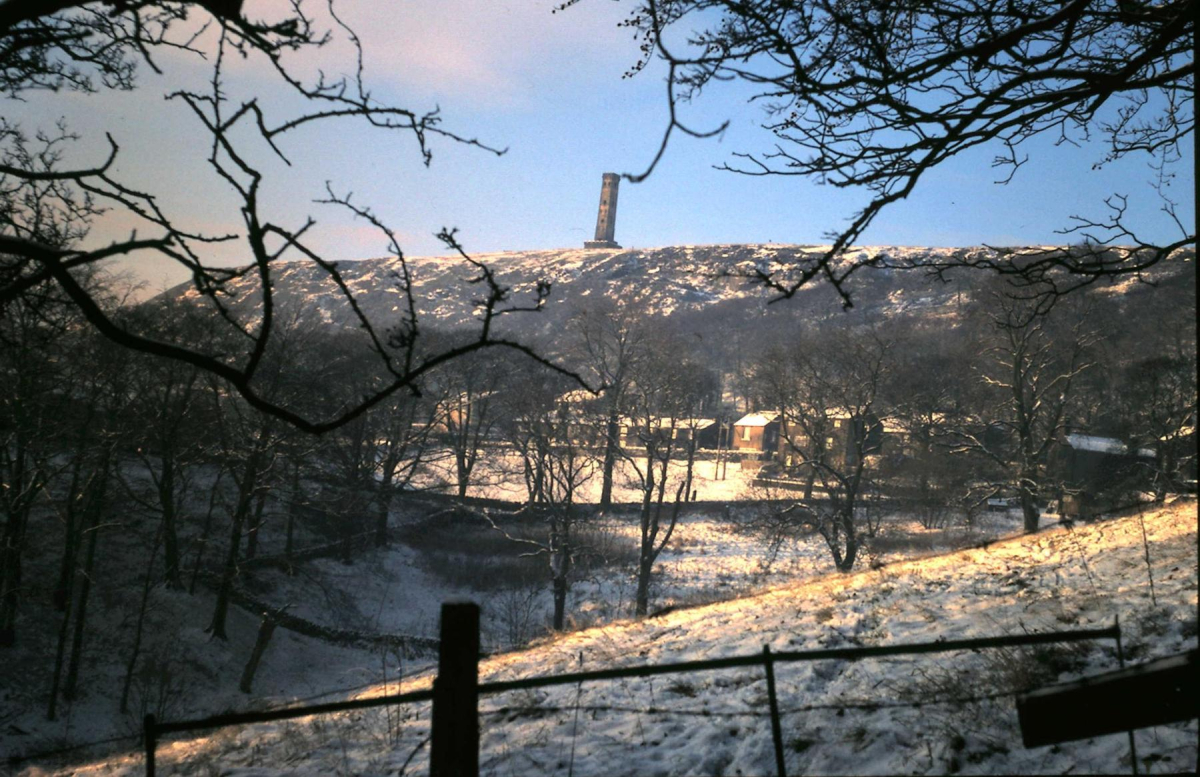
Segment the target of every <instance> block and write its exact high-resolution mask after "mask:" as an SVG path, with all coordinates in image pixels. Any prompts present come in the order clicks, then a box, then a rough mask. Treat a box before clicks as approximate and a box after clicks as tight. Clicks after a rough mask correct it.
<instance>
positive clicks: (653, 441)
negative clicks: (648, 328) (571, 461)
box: [617, 335, 715, 616]
mask: <svg viewBox="0 0 1200 777" xmlns="http://www.w3.org/2000/svg"><path fill="white" fill-rule="evenodd" d="M645 348H646V350H645V353H644V355H643V358H642V359H641V360H640V361H639V362H638V363H637V365H636V369H635V370H634V372H633V374H632V376H631V377H632V382H631V384H630V386H629V388H628V392H627V393H628V399H627V405H626V406H627V412H628V415H627V416H626V417H625V422H626V424H627V429H628V431H627V437H628V443H629V444H627V445H624V446H622V447H620V448H618V449H617V450H618V452H619V455H620V456H621V457H622V459H624V461H625V462H626V467H627V469H628V470H629V471H630V472H631V473H632V475H631V479H632V481H633V485H634V486H635V487H636V488H637V490H638V492H639V494H640V500H639V501H640V503H641V504H640V508H639V528H640V536H639V542H638V575H637V592H636V594H635V597H634V608H635V614H636V615H638V616H644V615H646V614H647V613H648V612H649V608H650V585H651V582H652V579H653V573H654V562H655V561H657V560H658V557H659V555H661V554H662V552H663V549H664V548H666V547H667V543H668V542H670V540H671V537H672V536H673V535H674V533H675V528H676V526H677V525H678V523H679V513H680V509H681V507H682V505H683V503H684V502H686V501H687V498H688V489H690V488H691V483H692V476H693V469H694V466H695V452H696V445H695V441H696V440H695V430H696V422H695V419H696V417H697V415H698V411H699V409H700V408H701V407H702V406H703V405H704V402H705V400H706V399H707V398H708V397H709V395H710V394H711V391H712V388H713V384H715V379H714V378H713V377H712V376H711V375H710V374H708V373H707V371H706V370H705V369H704V368H703V367H701V366H700V365H697V364H695V363H693V362H690V361H689V360H688V359H687V358H686V356H685V352H684V349H683V347H682V346H681V344H680V343H679V342H678V341H677V340H675V339H673V338H670V337H665V336H661V335H660V336H657V337H654V338H647V342H646V346H645ZM681 455H682V456H683V458H684V471H683V472H682V473H678V472H676V473H674V474H672V466H671V462H672V460H673V459H675V458H677V457H679V456H681Z"/></svg>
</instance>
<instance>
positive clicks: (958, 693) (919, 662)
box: [74, 499, 1197, 775]
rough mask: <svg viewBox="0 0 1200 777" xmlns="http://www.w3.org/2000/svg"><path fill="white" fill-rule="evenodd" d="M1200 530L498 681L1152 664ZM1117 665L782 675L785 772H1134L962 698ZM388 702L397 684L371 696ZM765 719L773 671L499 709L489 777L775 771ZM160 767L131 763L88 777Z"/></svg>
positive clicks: (928, 575)
mask: <svg viewBox="0 0 1200 777" xmlns="http://www.w3.org/2000/svg"><path fill="white" fill-rule="evenodd" d="M1143 526H1144V531H1145V535H1144V536H1145V538H1146V543H1147V544H1146V545H1143ZM1196 529H1197V512H1196V502H1195V500H1194V499H1187V500H1179V501H1177V502H1175V503H1174V504H1172V505H1169V506H1167V507H1165V508H1158V509H1154V510H1150V511H1147V512H1146V513H1144V514H1142V515H1140V516H1139V515H1137V514H1131V515H1127V516H1126V517H1122V518H1118V519H1114V520H1110V521H1103V522H1098V523H1095V524H1091V525H1087V526H1082V527H1077V528H1075V529H1065V528H1056V529H1051V530H1047V531H1044V532H1041V533H1039V534H1036V535H1031V536H1022V537H1019V538H1016V539H1013V540H1009V541H1006V542H1000V543H996V544H993V545H991V546H990V547H986V548H982V549H974V550H968V551H963V552H959V553H954V554H948V555H942V556H936V557H930V558H925V559H918V560H913V561H906V562H899V563H895V564H891V565H888V566H886V567H884V568H882V569H877V570H871V571H863V572H860V573H858V574H853V575H830V576H828V577H825V578H821V579H817V580H814V581H806V582H802V583H798V584H794V585H790V586H786V587H782V588H778V589H775V590H772V591H769V592H767V593H764V594H761V595H758V596H754V597H751V598H747V599H739V600H735V601H729V602H722V603H718V604H713V605H709V606H705V607H699V608H695V609H690V610H683V611H677V612H672V613H669V614H666V615H663V616H660V617H655V618H650V619H647V620H643V621H639V622H630V623H621V624H615V625H609V626H605V627H599V628H594V629H590V630H587V631H583V632H578V633H574V634H570V635H567V636H564V637H561V638H559V639H556V640H552V641H549V642H547V643H545V644H542V645H540V646H538V647H535V648H533V649H530V650H526V651H523V652H517V653H511V654H506V655H499V656H495V657H492V658H489V659H487V660H485V661H484V662H482V665H481V675H482V677H481V679H482V680H483V681H485V682H487V681H495V680H507V679H514V678H519V677H530V676H538V675H546V674H555V673H562V672H569V671H575V670H577V669H578V668H579V667H580V666H582V667H583V668H584V669H598V668H602V667H609V666H630V665H637V664H643V663H661V662H673V661H683V660H690V659H704V658H717V657H722V656H733V655H746V654H751V653H755V652H758V651H761V649H762V646H763V645H764V644H768V645H770V646H771V647H772V648H774V649H776V650H802V649H809V648H817V647H833V646H853V645H880V644H891V643H902V642H916V641H927V640H933V639H937V638H939V637H944V638H947V639H957V638H965V637H972V636H984V635H996V634H1019V633H1022V632H1025V631H1046V630H1052V629H1064V628H1088V627H1103V626H1109V625H1111V624H1112V623H1113V621H1114V619H1115V618H1117V617H1119V618H1120V623H1121V627H1122V631H1123V634H1124V640H1125V641H1124V645H1125V654H1126V657H1127V658H1128V659H1131V660H1133V661H1135V662H1140V661H1145V660H1147V659H1152V658H1155V657H1158V656H1162V655H1168V654H1174V653H1177V652H1181V651H1183V650H1187V649H1191V648H1194V647H1196V644H1197V566H1196V565H1197V547H1196ZM1146 548H1148V551H1147V550H1146ZM1147 552H1148V555H1149V564H1147V561H1146V558H1145V554H1146V553H1147ZM1151 579H1152V580H1153V583H1151ZM1152 586H1153V588H1152ZM1115 666H1116V655H1115V649H1114V647H1113V645H1112V644H1111V643H1106V642H1099V641H1098V642H1095V643H1080V644H1077V645H1074V646H1071V645H1063V646H1051V647H1042V648H1037V649H1025V650H984V651H979V652H964V653H948V654H939V655H936V656H933V657H928V656H926V657H901V658H889V659H880V660H862V661H858V662H853V663H851V662H845V661H819V662H808V663H799V664H790V665H786V666H780V667H778V668H777V669H776V675H777V683H778V687H779V694H780V705H781V708H782V710H783V731H784V740H785V742H786V743H787V768H788V771H789V773H792V774H801V773H803V774H879V773H883V774H914V773H915V774H925V773H985V774H998V773H1016V774H1021V773H1052V772H1053V773H1065V772H1071V773H1076V774H1078V773H1089V772H1092V773H1094V772H1100V773H1114V772H1122V771H1127V770H1128V769H1129V745H1128V741H1127V739H1126V737H1125V735H1123V734H1121V735H1112V736H1106V737H1099V738H1096V739H1093V740H1085V741H1080V742H1074V743H1068V744H1064V745H1060V746H1052V747H1043V748H1038V749H1033V750H1025V749H1023V748H1022V746H1021V742H1020V733H1019V729H1018V726H1017V721H1016V715H1015V711H1014V708H1013V703H1012V699H1011V697H1010V696H1003V697H1001V698H999V699H990V700H983V701H973V702H968V703H962V704H950V703H946V702H947V701H948V700H952V699H958V698H960V697H978V696H986V695H989V694H994V693H997V692H1000V693H1004V692H1010V691H1013V690H1015V689H1019V688H1023V687H1029V686H1032V685H1042V684H1046V683H1052V682H1056V681H1059V680H1066V679H1069V678H1074V677H1078V676H1081V675H1087V674H1091V673H1095V672H1101V671H1106V670H1109V669H1112V668H1115ZM430 681H431V676H430V673H428V672H426V673H422V674H419V675H417V676H414V677H412V678H408V679H406V680H405V681H404V682H403V683H402V686H403V689H404V690H416V689H419V688H427V687H428V686H429V683H430ZM385 690H388V691H395V690H396V684H395V683H393V684H392V685H391V686H389V687H388V688H386V689H385V688H384V687H382V686H380V687H377V688H375V689H373V690H371V691H369V692H368V693H369V694H371V693H376V694H377V693H382V692H384V691H385ZM766 704H767V702H766V685H765V679H764V677H763V673H762V672H761V670H758V669H732V670H725V671H717V672H708V673H703V674H692V675H679V676H666V677H660V678H656V679H653V680H628V681H616V682H597V683H590V684H587V685H585V686H582V687H580V688H576V687H561V688H549V689H543V690H539V691H533V692H516V693H512V694H507V695H504V696H502V697H486V698H485V699H484V700H483V701H482V702H481V708H482V728H483V739H482V753H481V761H482V767H483V768H482V773H483V774H504V775H507V774H523V775H534V774H560V773H561V774H567V773H573V774H577V775H612V774H644V775H660V774H661V775H666V774H671V775H688V774H696V775H701V774H703V775H750V774H771V773H774V760H773V758H774V757H773V751H772V747H771V734H770V728H769V725H768V720H767V718H766ZM876 705H878V706H876ZM913 705H918V706H913ZM428 714H429V713H428V707H427V706H425V705H420V706H412V707H406V708H387V709H384V708H380V709H376V710H371V711H365V712H359V713H353V714H347V715H337V716H323V717H314V718H308V719H301V720H298V721H294V722H287V723H275V724H260V725H257V726H248V727H245V728H241V729H233V730H228V729H227V730H224V731H221V732H218V733H215V734H213V735H211V736H207V737H199V738H194V739H181V740H177V741H171V742H167V743H164V744H163V745H162V746H161V750H160V755H159V759H160V760H159V763H160V769H162V768H163V766H164V765H165V766H166V770H169V773H180V774H207V773H215V772H221V773H237V774H331V773H345V774H385V773H386V774H397V773H405V774H424V773H426V771H427V770H428V762H427V753H428V746H427V740H426V737H427V735H428V730H429V720H428ZM1136 740H1137V748H1138V756H1139V761H1140V766H1141V767H1142V769H1143V772H1151V773H1153V772H1174V773H1194V771H1195V769H1196V766H1197V745H1196V742H1197V739H1196V721H1192V722H1190V723H1187V724H1179V725H1172V726H1164V727H1158V728H1154V729H1148V730H1143V731H1139V732H1138V733H1137V737H1136ZM141 768H142V767H141V763H140V760H139V759H138V758H137V757H134V756H131V757H129V758H126V759H115V760H110V761H107V762H105V763H102V764H95V765H93V766H91V767H87V768H84V769H80V770H75V771H74V773H75V774H114V773H115V774H136V773H138V772H139V770H140V769H141Z"/></svg>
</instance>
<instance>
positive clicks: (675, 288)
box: [168, 244, 1186, 337]
mask: <svg viewBox="0 0 1200 777" xmlns="http://www.w3.org/2000/svg"><path fill="white" fill-rule="evenodd" d="M826 248H827V246H795V245H774V244H771V245H707V246H671V247H664V248H652V249H636V250H619V249H611V250H609V249H603V250H601V249H562V250H544V251H514V252H504V253H492V254H480V255H475V256H473V257H472V258H473V259H475V260H477V261H479V262H482V263H483V264H485V265H487V266H488V267H489V268H491V270H492V271H493V272H494V273H495V275H496V278H497V280H498V281H499V282H500V283H501V284H503V285H505V286H508V287H510V288H511V289H512V293H513V297H512V301H513V303H514V304H528V303H529V302H530V301H531V300H532V299H534V296H535V293H536V288H537V284H538V282H539V281H548V282H549V283H550V284H551V297H550V300H549V302H548V304H547V306H546V309H545V310H544V311H543V312H541V313H539V314H536V315H516V316H506V317H503V318H502V320H501V322H500V323H499V326H500V327H501V329H502V330H503V331H508V332H509V333H511V334H518V335H521V336H524V337H530V336H532V337H538V336H539V335H550V334H553V333H555V332H556V331H559V330H560V327H561V326H562V323H563V321H564V320H565V319H566V318H568V317H569V316H570V315H572V314H573V313H575V312H576V311H578V310H580V309H581V308H583V307H585V306H587V305H588V304H589V303H591V302H592V301H595V300H600V299H620V300H623V301H625V302H626V303H627V304H629V305H631V306H633V307H634V308H635V309H638V310H641V311H642V312H644V313H647V314H649V315H652V316H664V317H671V318H675V319H678V320H681V321H686V323H685V324H684V325H685V326H688V327H689V328H693V329H701V330H705V329H710V328H719V329H726V330H727V329H728V328H729V327H730V326H733V327H740V326H751V327H753V326H759V325H761V322H762V320H763V318H764V317H766V316H769V317H771V319H772V320H775V321H778V320H780V319H783V318H786V317H789V316H799V317H803V318H805V319H807V320H812V319H821V318H826V317H829V316H834V315H838V314H840V313H841V312H842V305H841V301H840V299H839V298H838V297H837V295H836V294H835V293H834V292H833V290H832V289H831V288H830V287H829V286H828V285H827V284H824V283H814V284H812V285H811V286H810V287H805V288H804V289H802V290H801V291H800V293H799V294H797V295H796V297H795V298H794V299H793V300H792V301H791V302H789V303H786V304H778V305H771V304H768V303H769V301H770V300H771V299H772V298H773V296H774V295H773V294H772V293H771V292H769V291H767V290H765V289H764V288H763V287H762V286H761V285H759V284H756V283H755V282H753V281H751V280H750V279H749V278H747V277H746V276H747V275H751V274H753V272H754V271H755V270H761V271H764V272H768V273H772V274H774V275H776V277H778V278H780V279H787V278H791V277H795V274H796V273H797V272H798V271H799V270H800V269H801V268H803V267H804V266H805V265H806V264H811V261H812V257H814V256H817V255H820V253H821V252H822V251H823V250H824V249H826ZM994 253H995V252H994V251H993V250H992V249H988V248H914V247H898V246H875V247H862V248H854V249H851V250H850V251H848V252H847V254H846V255H845V258H844V261H847V262H850V261H855V260H860V259H863V258H866V257H868V256H869V257H882V258H886V259H889V260H890V261H893V262H896V263H903V262H910V261H913V260H916V259H928V258H935V257H936V258H947V257H950V256H952V255H963V256H971V257H976V258H979V257H983V256H992V255H994ZM1184 261H1186V260H1184ZM1178 264H1179V265H1182V264H1183V261H1181V262H1180V263H1178ZM407 266H408V270H409V271H410V273H411V277H412V278H413V285H414V297H415V299H416V303H417V312H418V315H419V316H420V317H421V320H422V321H423V322H424V323H425V325H426V326H430V325H432V326H436V327H438V328H450V327H458V326H464V325H469V324H470V323H471V322H472V320H473V318H474V316H475V313H476V311H475V307H474V301H475V300H476V299H478V298H479V297H480V296H481V295H482V293H483V290H482V289H481V288H480V287H479V286H478V285H475V284H472V283H471V282H470V281H471V279H472V278H475V277H477V276H478V275H479V272H478V270H477V269H476V268H474V267H472V266H471V265H470V264H468V263H467V262H465V261H464V260H462V259H461V258H457V257H449V256H447V257H417V258H409V259H408V260H407ZM274 267H275V270H274V276H273V284H272V285H273V288H274V290H275V296H276V301H277V304H278V305H279V307H280V309H281V311H284V312H286V311H290V310H296V309H299V310H300V311H302V313H301V315H303V316H304V317H306V318H308V319H310V320H313V321H319V322H327V323H335V324H343V325H349V326H357V322H355V321H353V318H352V311H351V309H350V307H349V305H348V304H347V303H346V301H345V299H344V297H343V296H342V295H341V293H340V291H339V290H338V288H337V286H336V284H335V283H334V281H333V280H332V279H331V278H330V276H329V275H328V274H327V273H325V272H324V271H323V270H321V269H320V268H319V267H318V266H316V265H315V264H312V263H309V262H284V263H279V264H276V265H274ZM1175 269H1176V268H1175V267H1174V266H1173V267H1170V268H1156V270H1155V273H1156V275H1161V274H1164V273H1166V274H1171V273H1173V272H1174V271H1175ZM338 271H339V272H340V273H341V275H342V278H343V279H344V281H345V283H346V286H347V287H348V288H349V289H350V291H352V292H353V294H354V296H355V297H356V298H357V300H358V302H359V304H360V306H361V307H362V309H363V311H364V312H365V313H366V315H367V317H368V318H369V319H370V320H371V321H372V323H373V324H375V325H376V326H377V327H379V328H380V329H386V328H387V327H388V326H390V325H392V324H394V323H396V322H397V321H399V319H400V316H401V315H402V314H403V312H404V310H405V308H404V305H405V303H404V299H403V297H402V295H401V292H400V290H399V287H398V284H397V279H398V278H399V277H400V276H401V274H402V272H403V267H402V264H401V262H400V261H399V260H398V259H396V258H394V257H391V258H381V259H364V260H361V261H354V262H342V263H340V264H339V265H338ZM968 275H970V276H971V277H970V278H969V280H971V281H972V282H974V281H976V280H977V279H978V278H979V277H982V276H981V274H968ZM255 283H256V281H255V280H254V279H253V278H252V276H247V277H246V278H244V279H242V280H239V281H237V282H235V283H233V284H231V286H230V288H231V289H232V290H233V291H235V292H236V294H237V297H236V299H234V300H233V301H232V303H231V308H232V309H233V310H234V311H235V313H236V314H237V315H238V316H239V317H240V318H242V319H243V320H244V321H246V322H253V321H254V320H255V319H256V318H257V316H258V310H257V305H258V301H257V300H258V295H257V294H256V292H255V289H256V286H255ZM849 289H850V291H851V292H852V294H853V295H854V302H855V309H856V310H857V311H864V313H863V315H881V316H888V315H893V314H896V313H903V312H910V313H920V314H922V315H937V314H939V313H941V314H947V313H950V312H952V311H953V310H954V309H956V308H959V307H961V306H962V305H963V304H966V303H969V301H970V289H969V288H968V287H966V286H964V285H960V284H958V283H938V282H935V281H931V280H930V279H929V277H928V276H926V275H925V274H924V273H923V272H914V271H895V270H880V269H869V270H865V271H862V272H859V273H857V274H856V275H855V276H854V278H853V281H852V283H851V284H850V286H849ZM168 294H170V295H173V296H183V297H185V298H190V299H195V298H196V297H197V294H196V292H195V291H194V290H191V289H189V288H188V287H186V286H181V287H177V288H176V289H174V290H172V291H170V292H168Z"/></svg>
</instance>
